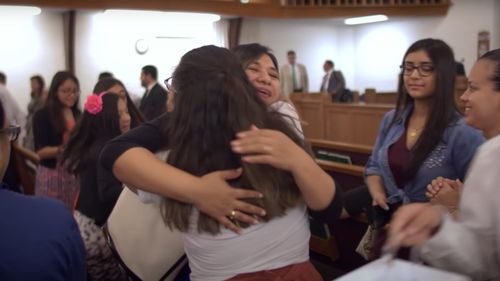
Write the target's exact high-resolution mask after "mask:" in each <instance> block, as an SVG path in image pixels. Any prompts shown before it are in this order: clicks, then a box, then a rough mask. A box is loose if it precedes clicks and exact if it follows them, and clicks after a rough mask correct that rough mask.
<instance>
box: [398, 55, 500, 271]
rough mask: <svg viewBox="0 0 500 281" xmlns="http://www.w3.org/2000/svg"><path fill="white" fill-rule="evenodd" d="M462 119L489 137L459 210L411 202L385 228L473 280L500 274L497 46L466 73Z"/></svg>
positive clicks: (443, 266) (401, 242)
mask: <svg viewBox="0 0 500 281" xmlns="http://www.w3.org/2000/svg"><path fill="white" fill-rule="evenodd" d="M468 80H469V81H468V88H467V90H466V91H465V93H464V94H463V95H462V96H461V97H460V99H461V100H462V101H463V102H464V103H465V116H466V117H465V121H466V122H467V124H469V125H471V126H474V127H476V128H478V129H481V130H482V131H483V132H484V134H485V136H487V137H488V138H489V140H488V141H487V142H486V143H485V144H483V145H482V146H481V147H480V148H479V150H478V152H477V153H476V155H475V157H474V161H473V164H472V165H471V168H470V172H469V173H468V175H467V179H466V180H465V183H464V192H463V194H462V197H461V200H460V206H459V209H460V215H459V219H458V220H453V219H451V218H450V217H449V216H447V215H446V211H447V210H445V209H443V208H442V207H440V206H436V205H432V204H409V205H407V206H403V207H402V208H401V209H400V210H398V212H396V214H395V216H394V218H393V220H392V222H391V225H390V230H389V235H390V236H389V243H388V246H389V247H396V248H397V247H399V246H401V245H404V246H415V245H419V247H418V249H417V250H418V254H419V255H416V256H420V257H421V258H422V259H423V260H424V261H425V262H427V263H428V264H430V265H432V266H435V267H438V268H441V269H444V270H448V271H454V272H457V273H461V274H466V275H468V276H469V277H470V278H471V279H472V280H497V279H498V277H499V276H500V266H499V265H500V263H499V259H498V253H499V252H500V229H499V227H498V222H499V221H500V205H499V204H498V197H497V196H498V182H499V181H500V170H499V168H498V167H499V166H498V159H499V158H500V49H496V50H492V51H489V52H487V53H486V54H484V55H483V56H482V57H480V58H479V59H478V60H477V61H476V63H475V64H474V66H473V67H472V70H471V72H470V74H469V77H468Z"/></svg>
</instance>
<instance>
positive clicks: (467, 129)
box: [447, 116, 484, 139]
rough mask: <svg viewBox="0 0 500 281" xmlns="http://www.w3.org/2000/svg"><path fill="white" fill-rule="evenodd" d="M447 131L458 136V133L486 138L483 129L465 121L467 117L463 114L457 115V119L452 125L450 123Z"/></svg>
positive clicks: (453, 135)
mask: <svg viewBox="0 0 500 281" xmlns="http://www.w3.org/2000/svg"><path fill="white" fill-rule="evenodd" d="M447 131H448V134H449V135H450V136H452V137H456V135H465V136H471V137H475V138H481V139H484V136H483V133H482V132H481V130H479V129H476V128H474V127H472V126H470V125H468V124H467V123H466V122H465V118H463V117H462V116H459V117H457V119H455V120H454V121H453V122H451V123H450V125H448V128H447Z"/></svg>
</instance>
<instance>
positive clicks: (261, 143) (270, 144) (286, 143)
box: [231, 125, 313, 173]
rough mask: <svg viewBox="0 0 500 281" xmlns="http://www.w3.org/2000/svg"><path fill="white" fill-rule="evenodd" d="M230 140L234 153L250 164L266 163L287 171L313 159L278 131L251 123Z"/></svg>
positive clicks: (293, 170) (293, 169) (291, 170)
mask: <svg viewBox="0 0 500 281" xmlns="http://www.w3.org/2000/svg"><path fill="white" fill-rule="evenodd" d="M236 136H237V139H236V140H234V141H232V142H231V146H232V149H233V151H234V152H235V153H238V154H242V155H244V156H243V157H242V160H243V161H245V162H248V163H251V164H268V165H271V166H273V167H275V168H279V169H283V170H286V171H289V172H292V173H293V172H296V171H295V170H296V169H298V168H299V167H300V165H301V164H302V163H304V162H306V161H312V160H313V159H312V158H311V156H309V154H307V153H306V152H305V151H304V150H303V149H302V148H301V147H299V146H298V145H297V144H295V143H294V142H293V141H292V140H291V139H290V138H289V137H287V136H286V135H285V134H283V133H282V132H280V131H276V130H269V129H259V128H257V127H255V126H253V125H252V128H251V129H250V130H248V131H243V132H240V133H238V134H237V135H236Z"/></svg>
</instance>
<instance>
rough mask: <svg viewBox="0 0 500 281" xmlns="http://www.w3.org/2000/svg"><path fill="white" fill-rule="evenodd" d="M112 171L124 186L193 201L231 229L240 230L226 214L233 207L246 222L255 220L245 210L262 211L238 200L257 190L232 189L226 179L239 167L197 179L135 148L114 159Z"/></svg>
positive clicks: (239, 172) (189, 201)
mask: <svg viewBox="0 0 500 281" xmlns="http://www.w3.org/2000/svg"><path fill="white" fill-rule="evenodd" d="M113 173H114V174H115V176H116V177H117V178H118V179H119V180H120V181H122V182H124V183H126V184H127V185H132V186H134V187H137V188H140V189H144V190H146V191H150V192H153V193H157V194H160V195H163V196H166V197H170V198H173V199H176V200H179V201H182V202H186V203H189V204H193V205H194V206H195V207H196V208H197V209H199V210H200V211H201V212H204V213H206V214H208V215H210V216H212V217H214V218H215V219H217V220H218V221H219V222H220V223H221V224H223V225H224V226H226V227H228V228H230V229H232V230H233V231H238V230H239V228H238V227H237V226H236V225H235V224H234V223H233V222H231V220H229V219H228V217H227V216H228V215H230V214H231V212H232V211H233V210H237V211H238V217H237V219H238V220H240V221H243V222H246V223H256V220H255V219H254V218H253V217H252V216H249V215H247V214H245V213H248V214H257V215H264V214H265V212H264V210H263V209H261V208H258V207H256V206H253V205H250V204H248V203H245V202H243V201H241V200H238V199H240V198H258V197H261V194H260V193H258V192H256V191H252V190H244V189H238V188H233V187H231V186H229V185H228V184H227V182H226V181H225V180H226V179H231V178H237V177H239V175H240V174H241V171H238V170H232V171H220V172H213V173H210V174H207V175H205V176H203V177H201V178H200V177H196V176H193V175H190V174H188V173H186V172H184V171H182V170H179V169H177V168H175V167H173V166H170V165H167V164H166V163H164V162H162V161H161V160H159V159H158V158H157V157H156V156H154V154H152V153H151V152H150V151H148V150H147V149H144V148H141V147H134V148H131V149H129V150H127V151H125V152H124V153H122V154H121V155H120V156H119V157H118V158H117V159H116V161H115V162H114V165H113Z"/></svg>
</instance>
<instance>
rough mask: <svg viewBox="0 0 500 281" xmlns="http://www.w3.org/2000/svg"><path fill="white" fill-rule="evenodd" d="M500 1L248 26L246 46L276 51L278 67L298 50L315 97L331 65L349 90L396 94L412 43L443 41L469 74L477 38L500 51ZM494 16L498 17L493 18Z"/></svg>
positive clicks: (460, 1) (462, 1)
mask: <svg viewBox="0 0 500 281" xmlns="http://www.w3.org/2000/svg"><path fill="white" fill-rule="evenodd" d="M499 2H500V1H499V0H479V1H469V0H453V3H454V4H453V5H452V6H451V7H450V9H449V11H448V14H447V15H446V16H441V17H419V18H390V20H389V21H387V22H382V23H374V24H367V25H360V26H344V25H343V24H341V23H339V21H334V20H331V19H329V20H268V19H253V20H245V21H244V26H243V30H242V38H241V41H242V43H249V42H260V43H262V44H264V45H268V46H269V47H270V48H272V49H274V51H275V53H276V55H277V57H278V59H279V62H280V64H282V63H285V61H286V58H285V54H286V50H288V49H295V51H296V52H297V57H298V60H299V61H300V62H302V63H304V64H305V65H306V67H307V69H308V71H309V77H310V81H311V83H310V84H311V86H310V91H317V89H319V87H320V84H321V79H322V77H323V75H324V74H323V71H322V68H321V66H322V63H323V61H324V60H325V59H332V60H333V61H334V62H335V68H337V69H340V70H342V72H343V73H344V76H345V77H346V80H347V81H346V82H347V87H349V88H351V89H354V90H360V91H361V92H364V89H365V88H368V87H370V88H376V89H377V90H378V91H395V90H396V87H397V75H398V72H399V65H400V64H401V60H402V56H403V54H404V52H405V51H406V49H407V48H408V46H409V45H410V44H411V43H413V42H414V41H416V40H418V39H421V38H426V37H433V38H440V39H443V40H444V41H446V42H447V43H448V44H449V45H450V46H451V47H452V48H453V50H454V52H455V57H456V59H457V60H462V59H463V60H464V64H465V68H466V71H469V70H470V68H471V67H472V64H473V63H474V61H475V60H476V58H477V33H478V32H479V31H482V30H487V31H489V32H490V34H491V36H492V38H491V39H492V40H491V43H492V44H491V48H492V49H493V48H499V47H500V46H499V45H498V41H499V39H498V37H499V36H500V35H498V34H499V33H500V25H499V24H498V22H499V21H500V20H499V17H498V16H496V17H495V15H499V14H500V13H499V12H498V10H499V9H500V8H499V7H498V6H500V4H499ZM495 11H496V13H495Z"/></svg>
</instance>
